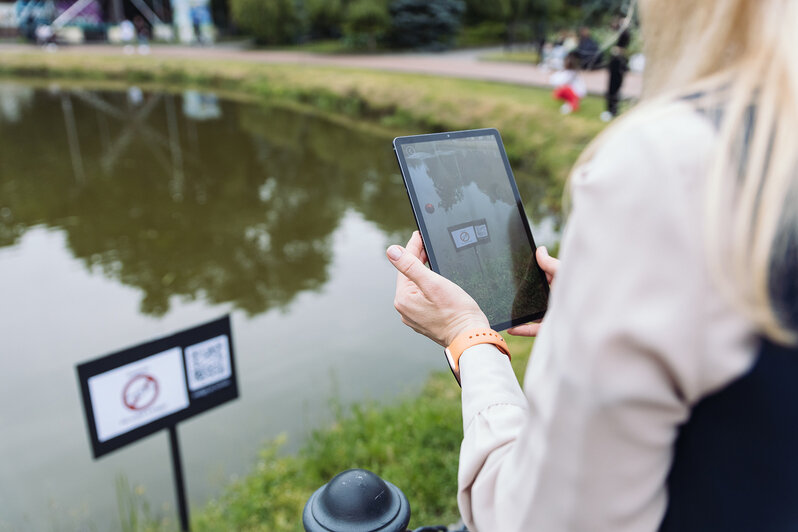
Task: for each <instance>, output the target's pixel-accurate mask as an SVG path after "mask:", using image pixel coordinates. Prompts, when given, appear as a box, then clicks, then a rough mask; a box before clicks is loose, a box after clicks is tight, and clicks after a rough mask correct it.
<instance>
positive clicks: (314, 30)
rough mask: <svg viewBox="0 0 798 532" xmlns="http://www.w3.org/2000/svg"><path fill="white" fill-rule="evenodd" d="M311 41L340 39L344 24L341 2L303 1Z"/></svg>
mask: <svg viewBox="0 0 798 532" xmlns="http://www.w3.org/2000/svg"><path fill="white" fill-rule="evenodd" d="M305 10H306V12H307V17H308V24H309V26H310V37H311V39H326V38H331V37H340V36H341V31H342V26H343V23H344V5H343V3H342V2H341V0H305Z"/></svg>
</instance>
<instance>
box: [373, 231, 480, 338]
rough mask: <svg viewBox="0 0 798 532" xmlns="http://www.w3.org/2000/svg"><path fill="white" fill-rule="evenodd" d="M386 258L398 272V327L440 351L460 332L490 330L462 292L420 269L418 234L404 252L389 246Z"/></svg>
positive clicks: (421, 250)
mask: <svg viewBox="0 0 798 532" xmlns="http://www.w3.org/2000/svg"><path fill="white" fill-rule="evenodd" d="M386 255H387V256H388V259H389V260H390V261H391V263H392V264H393V265H394V267H396V269H397V270H399V275H398V277H397V279H396V298H395V299H394V307H396V310H397V311H399V314H401V315H402V323H404V324H405V325H407V326H409V327H411V328H412V329H413V330H414V331H416V332H418V333H421V334H423V335H424V336H426V337H427V338H430V339H431V340H434V341H435V342H437V343H439V344H440V345H442V346H444V347H446V346H448V345H449V344H451V343H452V341H453V340H454V339H455V337H456V336H457V335H458V334H460V333H461V332H465V331H467V330H470V329H477V328H483V327H490V324H489V322H488V318H486V317H485V314H484V313H483V312H482V310H480V308H479V305H477V302H476V301H474V299H473V298H472V297H471V296H469V295H468V294H467V293H466V292H465V290H463V289H462V288H460V287H459V286H457V285H456V284H454V283H453V282H451V281H449V280H448V279H446V278H444V277H441V276H440V275H438V274H437V273H435V272H433V271H432V270H430V269H429V268H427V267H426V266H424V263H425V262H427V254H426V253H425V252H424V244H423V243H422V241H421V235H420V234H419V233H418V231H416V232H414V233H413V236H412V237H411V238H410V241H409V242H408V243H407V248H402V247H401V246H391V247H389V248H388V250H387V251H386Z"/></svg>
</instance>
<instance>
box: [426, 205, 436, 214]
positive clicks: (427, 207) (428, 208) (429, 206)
mask: <svg viewBox="0 0 798 532" xmlns="http://www.w3.org/2000/svg"><path fill="white" fill-rule="evenodd" d="M424 209H426V211H427V212H428V213H430V214H432V213H433V212H435V205H433V204H432V203H427V204H426V205H424Z"/></svg>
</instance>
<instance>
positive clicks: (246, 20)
mask: <svg viewBox="0 0 798 532" xmlns="http://www.w3.org/2000/svg"><path fill="white" fill-rule="evenodd" d="M230 14H231V16H232V18H233V20H234V21H235V23H236V25H238V27H239V28H240V29H241V30H242V31H243V32H245V33H247V34H249V35H251V36H253V37H254V38H255V40H256V41H257V42H258V43H260V44H288V43H293V42H296V41H297V39H298V38H299V37H300V35H301V33H302V29H303V21H302V18H301V13H300V12H299V11H298V10H297V5H296V3H295V1H294V0H230Z"/></svg>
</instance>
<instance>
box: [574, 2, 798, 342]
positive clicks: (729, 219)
mask: <svg viewBox="0 0 798 532" xmlns="http://www.w3.org/2000/svg"><path fill="white" fill-rule="evenodd" d="M639 5H640V18H641V25H642V33H643V43H644V51H645V54H646V73H645V77H644V87H645V88H644V94H643V98H642V100H641V103H640V104H638V106H637V107H636V108H635V109H634V110H632V111H630V112H629V113H626V115H625V116H624V117H623V118H622V119H621V120H619V121H618V123H617V124H614V125H613V126H612V127H610V128H608V129H607V130H605V131H604V132H603V133H602V135H600V136H599V138H597V139H596V141H594V142H593V143H592V145H591V146H589V147H588V149H587V150H586V151H585V153H584V154H583V156H582V157H581V158H580V163H581V162H584V161H585V160H587V159H589V158H591V157H592V155H593V153H595V151H596V149H597V148H598V147H599V146H600V145H601V144H603V141H604V139H605V138H606V137H607V136H609V135H612V132H613V130H615V128H616V127H619V126H621V125H622V124H623V123H630V122H634V121H636V120H645V119H646V115H647V114H649V110H651V109H653V108H655V107H657V104H658V103H661V102H663V101H674V100H676V99H678V98H680V97H684V96H686V95H691V94H692V95H696V94H697V95H699V97H698V98H697V100H694V101H697V103H696V105H698V106H699V107H701V108H703V109H710V110H711V109H713V108H714V109H716V110H718V111H719V112H718V115H717V118H718V119H719V129H718V131H719V136H718V139H719V140H718V143H717V152H716V154H715V157H714V160H713V165H712V170H711V172H710V174H709V175H708V176H707V183H706V184H707V189H706V190H707V200H706V209H705V212H706V219H705V229H706V242H707V252H708V262H709V267H710V270H711V273H712V275H713V278H714V279H715V280H717V281H718V283H719V287H720V288H721V289H722V290H723V292H724V293H726V294H727V295H728V296H729V297H730V298H731V299H732V301H733V302H734V303H736V304H737V306H738V307H739V308H740V309H741V310H742V311H743V312H745V313H746V314H748V315H749V316H750V317H751V319H753V320H754V322H755V323H756V324H757V325H758V326H759V328H760V329H761V330H762V331H763V332H764V333H765V334H766V335H767V336H769V337H771V338H773V339H775V340H777V341H782V342H795V341H796V339H798V337H797V336H796V334H795V331H793V330H791V329H790V328H791V327H794V326H795V324H794V323H792V324H789V325H788V324H787V319H786V318H785V316H784V311H785V309H784V308H781V302H778V301H774V298H773V295H774V293H773V292H774V287H776V286H777V285H776V284H773V283H774V279H773V278H772V276H773V268H774V264H785V262H784V261H790V260H792V261H793V262H792V265H793V267H794V265H796V264H798V258H796V257H788V256H787V253H793V254H794V253H796V250H795V249H794V248H791V247H790V245H789V242H793V243H794V242H795V237H796V234H798V213H796V212H795V211H796V205H795V200H796V196H795V193H796V191H795V176H796V170H798V1H796V0H699V1H695V0H639ZM578 164H579V163H578ZM785 235H787V237H785ZM780 261H781V262H780ZM790 273H791V275H796V272H795V271H792V272H790Z"/></svg>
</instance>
